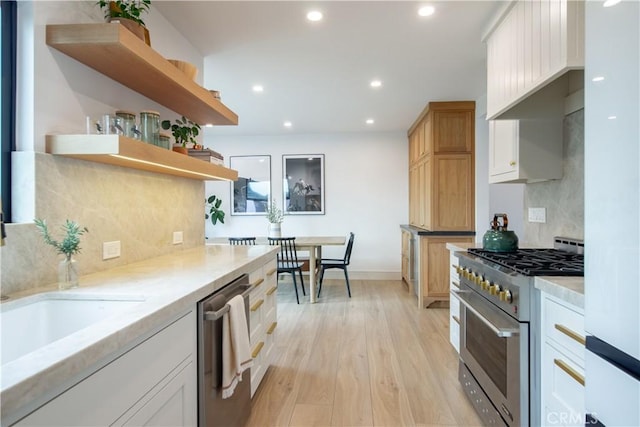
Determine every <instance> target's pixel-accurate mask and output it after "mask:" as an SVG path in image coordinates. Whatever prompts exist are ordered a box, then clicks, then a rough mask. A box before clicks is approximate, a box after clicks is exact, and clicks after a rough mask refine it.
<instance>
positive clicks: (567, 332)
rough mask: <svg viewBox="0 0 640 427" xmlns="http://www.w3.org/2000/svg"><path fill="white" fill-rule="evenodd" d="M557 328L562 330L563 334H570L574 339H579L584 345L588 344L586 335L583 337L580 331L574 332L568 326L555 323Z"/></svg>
mask: <svg viewBox="0 0 640 427" xmlns="http://www.w3.org/2000/svg"><path fill="white" fill-rule="evenodd" d="M555 328H556V329H557V330H559V331H560V332H562V333H563V334H565V335H566V336H568V337H569V338H571V339H572V340H574V341H577V342H579V343H580V344H582V345H586V343H587V340H586V339H585V337H583V336H582V335H580V334H579V333H577V332H574V331H572V330H571V329H569V328H567V327H566V326H564V325H559V324H557V323H556V324H555Z"/></svg>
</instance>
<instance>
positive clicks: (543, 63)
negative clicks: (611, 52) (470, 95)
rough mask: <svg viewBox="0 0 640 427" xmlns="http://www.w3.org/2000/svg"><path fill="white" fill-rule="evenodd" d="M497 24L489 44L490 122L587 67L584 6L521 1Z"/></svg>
mask: <svg viewBox="0 0 640 427" xmlns="http://www.w3.org/2000/svg"><path fill="white" fill-rule="evenodd" d="M497 22H498V24H497V25H496V27H495V28H494V29H493V30H492V31H491V33H490V34H489V36H488V38H487V40H486V43H487V118H488V119H494V118H497V117H498V116H500V115H501V114H503V113H504V112H506V111H507V110H509V109H510V108H512V107H513V106H515V105H516V104H518V103H519V102H520V101H522V100H523V99H524V98H526V97H528V96H529V95H531V94H533V93H534V92H536V91H537V90H538V89H540V88H542V87H544V86H545V85H547V84H548V83H550V82H551V81H553V80H554V79H556V78H557V77H558V76H560V75H562V74H564V73H565V72H567V71H568V70H572V69H583V68H584V1H580V0H578V1H576V0H548V1H528V0H519V1H516V2H514V3H513V5H512V7H510V8H508V9H507V10H506V11H505V12H504V15H503V16H502V17H500V19H498V20H497Z"/></svg>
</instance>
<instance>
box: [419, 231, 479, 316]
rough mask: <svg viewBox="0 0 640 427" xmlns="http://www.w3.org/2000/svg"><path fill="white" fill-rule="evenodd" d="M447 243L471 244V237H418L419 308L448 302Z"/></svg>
mask: <svg viewBox="0 0 640 427" xmlns="http://www.w3.org/2000/svg"><path fill="white" fill-rule="evenodd" d="M447 242H449V243H452V242H456V243H471V242H473V237H455V236H420V245H419V246H420V268H419V269H418V270H419V273H418V274H419V280H420V290H419V293H418V305H419V307H429V306H430V305H431V304H433V303H435V302H436V301H449V294H450V283H451V275H450V271H451V267H450V266H451V258H450V252H449V250H448V249H447Z"/></svg>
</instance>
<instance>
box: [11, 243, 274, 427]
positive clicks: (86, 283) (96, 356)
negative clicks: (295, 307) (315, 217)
mask: <svg viewBox="0 0 640 427" xmlns="http://www.w3.org/2000/svg"><path fill="white" fill-rule="evenodd" d="M276 251H277V249H276V248H272V247H268V246H252V247H246V246H245V247H243V246H228V245H207V246H202V247H198V248H194V249H189V250H185V251H181V252H178V253H173V254H170V255H165V256H161V257H157V258H153V259H148V260H144V261H140V262H136V263H132V264H129V265H126V266H121V267H117V268H114V269H110V270H105V271H102V272H97V273H93V274H90V275H86V276H82V277H81V278H80V287H79V288H76V289H72V290H68V291H63V292H59V293H58V294H63V295H64V298H66V299H74V298H77V299H87V298H88V297H91V298H102V299H105V300H110V299H121V300H132V301H138V302H139V303H137V304H134V305H132V306H131V307H130V308H127V309H125V310H121V311H119V312H118V313H117V315H114V316H111V317H108V318H106V319H104V320H102V321H98V322H95V323H93V324H91V325H89V326H87V327H86V328H84V329H81V330H78V331H76V332H75V333H72V334H70V335H68V336H65V337H63V338H62V339H59V340H57V341H54V342H51V343H50V344H48V345H46V346H43V347H41V348H39V349H36V350H34V351H32V352H30V353H27V354H25V355H23V356H21V357H18V358H16V359H15V360H11V361H9V362H8V363H4V361H3V365H2V378H1V382H0V399H1V400H2V425H11V424H12V423H14V422H16V421H18V420H20V419H22V418H23V417H24V416H26V415H27V414H29V413H31V412H33V411H35V410H36V409H38V408H40V407H42V406H43V405H45V404H46V403H47V402H49V401H50V400H52V399H54V398H56V397H57V396H59V395H61V394H62V393H65V392H67V391H68V390H70V389H72V388H75V387H76V386H77V385H78V384H81V383H82V382H83V380H85V379H86V378H88V377H90V376H92V374H94V373H96V372H97V371H99V370H101V369H102V368H104V367H107V366H108V365H109V364H111V363H112V362H113V361H114V360H115V359H117V358H119V357H120V356H122V355H124V354H125V353H127V352H131V350H133V349H135V348H136V346H138V345H140V344H141V343H143V342H146V341H151V339H150V338H152V337H153V336H154V335H156V334H158V332H159V331H161V330H163V329H164V328H165V327H167V326H168V325H169V326H170V325H173V324H178V322H182V323H183V324H185V325H187V327H189V328H190V329H193V330H192V331H190V332H192V333H193V336H194V337H195V327H196V324H195V321H193V322H192V320H194V318H195V315H193V314H192V313H193V312H194V311H195V307H196V303H197V302H198V301H199V300H201V299H203V298H204V297H206V296H208V295H210V294H211V293H213V292H215V291H216V290H217V289H219V288H221V287H223V286H224V285H226V284H227V283H229V282H231V281H232V280H234V279H235V278H237V277H239V276H240V275H243V274H247V275H250V276H251V275H252V273H254V272H255V271H257V270H259V271H262V268H263V266H264V265H266V264H267V263H271V262H274V261H273V260H274V259H275V256H276ZM52 290H53V289H52V288H51V287H48V288H42V289H40V291H41V292H49V291H52ZM32 293H33V292H32ZM40 295H42V294H35V295H31V296H26V295H12V296H11V298H10V299H9V301H8V302H4V303H3V304H2V305H1V306H0V308H1V309H2V310H3V311H4V310H9V309H10V308H11V307H12V306H15V305H19V304H21V303H22V302H23V301H25V300H26V299H27V298H37V297H39V296H40ZM182 319H187V320H182ZM167 329H168V328H167ZM23 333H24V334H25V335H27V334H29V333H30V331H26V330H25V331H23ZM194 343H195V340H194ZM170 347H171V346H168V347H167V351H169V350H170ZM188 351H189V352H191V353H194V354H193V358H194V359H195V346H193V347H192V348H189V349H188ZM158 356H160V355H158ZM151 362H152V361H151V360H149V361H147V364H151ZM194 363H195V362H194ZM192 372H195V370H193V371H192ZM190 380H191V381H195V378H192V379H190ZM193 391H194V392H195V389H194V390H193ZM132 398H134V399H139V398H140V396H136V397H132ZM87 399H93V396H87ZM83 409H85V408H82V407H81V406H80V402H78V408H77V410H78V411H82V410H83ZM194 410H195V409H194ZM52 424H55V423H54V422H53V421H52Z"/></svg>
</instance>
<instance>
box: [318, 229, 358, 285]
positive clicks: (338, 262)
mask: <svg viewBox="0 0 640 427" xmlns="http://www.w3.org/2000/svg"><path fill="white" fill-rule="evenodd" d="M354 239H355V235H354V234H353V233H349V241H348V242H347V248H346V249H345V251H344V258H342V259H335V258H322V259H321V260H320V262H319V268H320V284H319V285H318V298H319V297H320V291H321V290H322V279H324V271H325V270H328V269H330V268H340V269H342V271H344V278H345V281H346V283H347V292H348V293H349V298H351V287H350V286H349V274H348V273H347V266H348V265H349V263H350V262H351V251H352V250H353V240H354Z"/></svg>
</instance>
